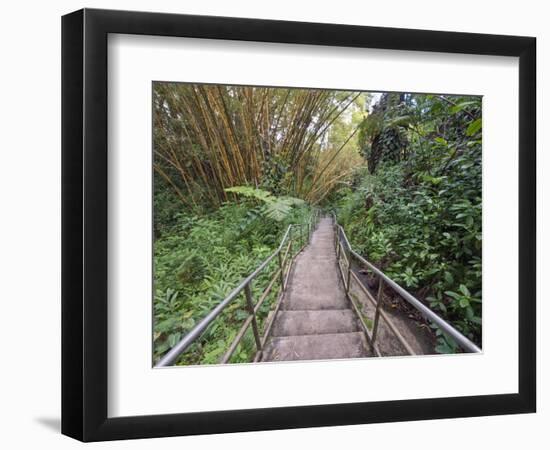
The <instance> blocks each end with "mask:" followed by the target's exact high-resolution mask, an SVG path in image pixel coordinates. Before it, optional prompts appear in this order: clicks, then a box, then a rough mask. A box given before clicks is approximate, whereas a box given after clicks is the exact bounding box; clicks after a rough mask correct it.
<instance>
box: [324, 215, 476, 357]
mask: <svg viewBox="0 0 550 450" xmlns="http://www.w3.org/2000/svg"><path fill="white" fill-rule="evenodd" d="M331 214H332V216H333V219H334V224H335V227H336V228H337V230H338V231H337V242H338V243H339V244H341V243H343V244H344V246H345V247H346V250H347V253H348V255H349V257H351V256H353V257H354V258H355V259H357V260H358V261H359V262H361V263H362V264H364V265H365V266H367V267H368V268H369V269H370V270H371V271H372V272H374V273H375V274H376V275H377V276H378V278H379V280H380V281H379V290H378V299H377V305H376V316H375V321H374V329H373V336H371V337H370V338H371V339H372V343H373V344H374V341H375V339H376V331H377V324H378V319H379V315H380V304H381V302H380V300H381V293H382V289H383V287H382V286H383V283H385V284H387V285H388V286H389V287H390V288H392V289H393V291H394V292H396V293H397V294H399V296H400V297H401V298H403V299H404V300H406V301H407V302H408V303H409V304H410V305H412V306H413V307H414V308H415V309H416V310H417V311H418V312H420V314H422V316H423V317H424V318H425V319H427V320H429V321H430V322H433V323H435V324H436V325H437V326H438V327H439V328H440V329H441V330H442V331H443V332H444V333H446V334H447V335H448V336H450V337H451V338H452V339H453V340H454V341H455V342H456V343H457V344H458V345H459V346H460V347H461V348H462V349H463V350H464V351H466V352H469V353H480V352H481V349H480V348H479V347H478V346H477V345H476V344H474V343H473V342H472V341H471V340H470V339H468V338H467V337H466V336H464V335H463V334H462V333H461V332H460V331H458V330H457V329H456V328H454V327H453V326H452V325H451V324H449V323H448V322H446V321H445V320H444V319H443V318H441V317H440V316H439V315H437V314H436V313H435V312H433V311H432V310H431V309H430V308H428V307H427V306H426V305H424V304H423V303H422V302H421V301H420V300H418V299H417V298H415V297H414V296H413V295H411V294H410V293H409V292H407V291H406V290H405V289H403V288H402V287H401V286H400V285H399V284H397V283H396V282H395V281H393V280H392V279H391V278H390V277H388V276H387V275H386V274H385V273H384V272H382V271H381V270H380V269H378V268H377V267H376V266H374V265H373V264H372V263H371V262H369V261H367V260H366V259H365V258H364V257H363V256H361V255H360V254H359V253H357V252H356V251H355V250H353V248H352V247H351V244H350V243H349V240H348V237H347V235H346V232H345V231H344V228H343V227H342V226H341V225H340V224H339V223H338V219H337V217H336V214H335V213H334V211H332V212H331ZM350 272H351V258H349V259H348V282H347V286H346V290H348V289H349V279H350V278H349V275H350Z"/></svg>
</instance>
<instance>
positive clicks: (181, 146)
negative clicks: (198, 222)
mask: <svg viewBox="0 0 550 450" xmlns="http://www.w3.org/2000/svg"><path fill="white" fill-rule="evenodd" d="M360 96H361V93H357V92H339V91H329V90H306V89H282V88H281V89H275V88H258V87H232V86H219V85H218V86H208V85H196V84H175V83H174V84H173V83H156V84H155V86H154V91H153V102H154V151H155V160H154V169H155V171H156V172H157V173H158V174H159V175H160V176H161V177H162V178H163V180H164V181H165V182H166V183H168V184H169V185H170V186H171V187H172V188H173V189H174V192H175V193H176V194H177V195H178V197H179V199H180V200H181V201H182V202H183V203H185V204H186V205H187V206H189V207H192V208H194V209H202V208H203V207H204V206H205V205H209V206H219V205H220V204H221V203H223V202H225V201H227V200H228V197H229V196H230V195H231V194H229V193H227V192H226V191H225V189H226V188H229V187H233V186H241V185H248V186H255V187H263V188H265V189H267V190H269V191H271V192H273V193H275V194H279V193H285V194H289V195H292V196H295V197H299V198H302V199H304V200H306V201H308V202H311V203H318V202H319V201H321V200H322V199H323V198H325V197H326V196H327V194H329V192H330V191H331V190H332V189H333V188H334V186H335V185H336V184H337V183H338V182H339V181H340V180H342V179H343V178H345V177H346V176H347V175H349V173H350V172H351V171H352V170H353V169H354V168H355V167H356V166H357V164H358V162H359V161H358V158H357V156H358V155H357V154H356V152H349V151H348V152H346V150H347V148H346V147H351V146H350V145H349V143H350V141H351V140H352V139H353V138H354V136H355V135H356V134H357V131H358V127H357V126H355V127H353V128H352V127H351V126H350V130H349V134H348V135H347V136H341V137H340V139H335V136H334V133H331V132H332V128H331V127H332V125H334V124H337V123H342V121H343V119H344V118H345V117H349V114H350V111H356V112H357V109H358V107H359V105H360V100H364V99H363V98H362V96H361V99H360ZM349 122H350V123H351V121H349Z"/></svg>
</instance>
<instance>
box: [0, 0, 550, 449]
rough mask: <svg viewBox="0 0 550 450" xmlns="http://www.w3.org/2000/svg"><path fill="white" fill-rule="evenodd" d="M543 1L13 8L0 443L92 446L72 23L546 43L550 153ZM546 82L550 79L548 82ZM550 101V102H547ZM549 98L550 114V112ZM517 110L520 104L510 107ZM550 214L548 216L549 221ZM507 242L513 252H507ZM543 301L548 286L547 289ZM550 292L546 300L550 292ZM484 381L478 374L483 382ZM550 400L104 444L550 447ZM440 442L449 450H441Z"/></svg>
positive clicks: (6, 64)
mask: <svg viewBox="0 0 550 450" xmlns="http://www.w3.org/2000/svg"><path fill="white" fill-rule="evenodd" d="M541 5H543V2H535V1H523V2H521V3H518V2H516V1H514V2H502V1H501V2H498V4H497V3H496V2H495V3H493V4H491V3H489V2H485V3H482V2H479V1H467V0H465V1H462V2H460V3H453V4H449V5H447V6H446V7H445V8H443V6H442V3H441V2H437V1H433V2H430V1H414V2H411V1H387V2H372V4H371V3H370V2H352V1H345V0H340V1H339V2H334V1H332V2H322V1H314V2H301V3H299V2H296V1H288V2H286V1H278V2H269V3H267V2H244V1H236V0H235V1H232V2H223V1H221V0H220V1H216V2H214V1H208V0H203V1H201V2H193V3H189V4H183V3H182V2H175V1H174V2H169V1H161V0H158V1H156V2H154V3H152V2H145V1H140V0H134V1H111V2H98V1H92V0H90V1H89V2H87V3H85V4H83V3H80V2H69V1H65V2H50V3H46V2H43V3H41V2H19V3H17V4H15V3H10V4H9V7H7V6H5V7H4V9H3V12H2V16H1V18H0V21H1V26H0V30H1V33H2V39H1V40H0V42H1V44H0V45H2V70H1V71H0V77H2V84H1V86H2V88H3V89H2V102H1V104H2V109H1V111H2V112H1V114H2V117H1V120H0V123H1V124H2V131H3V133H2V164H1V165H0V167H1V175H2V176H0V182H1V183H2V186H1V189H0V195H1V201H2V206H3V210H2V211H3V216H2V222H1V225H0V226H1V227H2V230H1V233H0V236H1V237H0V239H1V242H0V250H1V254H2V259H1V264H2V267H0V273H1V274H2V279H1V281H2V288H3V289H2V294H3V295H2V303H1V305H2V307H3V308H2V315H1V317H2V325H1V327H0V338H1V341H2V343H3V346H2V348H3V350H4V351H3V355H2V356H3V357H2V370H1V371H0V379H1V380H2V381H1V383H0V405H1V406H0V408H1V414H2V416H1V417H0V420H1V422H0V423H2V434H1V437H0V442H1V443H2V444H3V446H4V447H6V448H28V447H31V448H32V447H33V446H34V447H38V446H39V445H40V447H42V448H44V447H46V448H73V447H76V446H79V445H80V444H78V443H76V442H75V441H72V440H70V439H68V438H65V437H62V436H60V435H59V434H58V428H59V414H60V412H59V391H60V389H59V377H60V351H59V340H60V278H59V277H60V251H59V245H60V232H59V228H60V150H59V148H60V19H59V16H60V15H61V14H63V13H67V12H69V11H72V10H74V9H77V8H80V7H82V6H88V7H109V8H118V9H141V10H152V9H154V10H156V11H167V12H181V13H194V14H212V15H226V16H248V17H259V18H275V19H288V20H308V21H320V22H337V23H355V24H361V25H380V26H397V27H416V28H424V29H441V30H456V31H473V32H492V33H503V34H524V35H535V36H537V37H538V38H539V41H538V57H539V60H538V67H539V79H538V81H539V90H538V92H539V103H538V113H539V116H538V117H539V134H538V148H539V150H542V148H543V141H544V140H546V141H547V140H548V138H547V134H545V133H544V130H543V129H542V124H543V123H544V116H543V107H544V106H548V104H549V103H548V101H549V100H550V99H549V98H548V95H549V94H548V75H547V74H548V71H549V70H550V48H549V47H550V46H549V45H548V39H549V38H550V31H548V30H547V23H546V20H545V18H547V17H548V11H543V9H542V8H543V6H541ZM540 74H545V76H542V75H540ZM543 97H544V98H543ZM543 100H544V102H545V103H544V105H543ZM510 106H511V107H513V106H512V105H510ZM549 162H550V161H549V160H548V154H546V155H545V154H544V153H543V152H542V151H540V152H539V169H538V171H539V199H538V211H539V220H540V221H539V230H540V231H542V228H543V226H542V221H543V220H545V221H546V227H548V223H547V222H548V217H547V208H544V209H543V198H547V196H548V186H549V183H548V182H543V180H542V176H541V174H542V172H543V170H544V169H546V171H548V169H549V167H548V164H549ZM543 190H544V192H543ZM545 216H546V217H545ZM503 245H504V243H503ZM545 250H546V251H548V250H550V248H549V245H548V234H546V235H543V234H542V233H540V234H539V255H540V256H539V265H538V274H539V277H540V278H541V279H542V278H544V273H545V272H547V271H548V269H549V267H548V257H545V256H543V253H544V251H545ZM538 287H539V299H544V298H545V297H547V296H548V295H547V294H548V284H547V283H546V284H543V283H542V281H541V282H540V284H539V286H538ZM545 294H546V295H545ZM539 306H540V308H539V342H540V344H539V351H538V355H539V380H544V379H545V378H548V376H549V370H550V368H549V366H548V364H549V361H550V359H549V356H548V353H547V352H546V355H543V350H546V348H547V347H546V345H547V343H548V339H549V337H550V332H549V331H548V328H546V329H544V330H543V329H541V326H540V325H541V324H542V320H541V318H542V317H548V315H549V313H550V308H549V307H548V305H547V304H546V305H545V304H543V302H542V301H539ZM473 376H475V374H473ZM549 407H550V396H549V394H548V389H547V388H546V387H545V385H544V384H542V385H541V384H540V383H539V413H538V414H536V415H523V416H506V417H489V418H471V419H460V420H456V419H455V420H443V421H441V420H440V421H426V422H410V423H402V424H378V425H362V426H353V427H336V428H322V429H309V430H290V431H277V432H261V433H241V434H235V435H226V436H202V437H187V438H171V439H159V440H155V441H154V442H153V441H150V440H149V441H148V440H142V441H134V442H120V443H107V444H104V443H103V444H97V445H95V446H96V447H101V448H107V446H108V447H109V448H110V447H111V446H112V447H115V448H150V447H151V446H152V445H154V446H155V447H156V448H176V447H179V448H181V447H182V446H188V447H190V448H194V447H197V446H200V447H201V448H219V447H221V446H223V448H224V449H233V448H235V449H237V448H239V449H242V448H259V447H261V448H264V449H267V448H280V447H284V446H286V447H292V448H295V447H299V446H304V445H310V446H315V447H317V448H333V447H335V446H343V445H350V446H351V445H353V446H357V445H360V446H369V447H376V446H384V447H386V448H397V447H400V446H403V447H406V448H407V449H413V448H419V449H420V448H422V449H424V448H426V447H427V446H431V445H436V443H439V444H441V443H444V445H445V447H446V448H448V449H454V448H456V449H458V448H460V449H464V448H465V447H472V448H483V447H490V448H518V447H520V446H521V447H525V446H528V447H529V448H547V447H548V441H549V438H548V433H547V423H548V421H549V419H550V412H549ZM439 444H438V445H439Z"/></svg>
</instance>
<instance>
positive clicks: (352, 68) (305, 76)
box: [108, 35, 518, 417]
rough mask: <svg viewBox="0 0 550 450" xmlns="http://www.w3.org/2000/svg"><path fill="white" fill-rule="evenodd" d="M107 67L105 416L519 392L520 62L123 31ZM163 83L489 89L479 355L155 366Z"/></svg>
mask: <svg viewBox="0 0 550 450" xmlns="http://www.w3.org/2000/svg"><path fill="white" fill-rule="evenodd" d="M109 67H110V68H111V69H110V70H109V84H108V91H109V92H110V95H109V114H108V116H109V164H108V165H109V239H110V244H109V252H110V253H109V283H110V288H109V302H108V303H109V408H108V411H109V416H111V417H116V416H135V415H142V414H167V413H178V412H193V411H213V410H224V409H225V410H230V409H245V408H268V407H277V406H297V405H312V404H334V403H349V402H360V401H361V402H366V401H380V400H398V399H410V398H429V397H442V396H447V397H453V396H464V395H481V394H504V393H515V392H517V386H518V378H517V371H518V369H517V298H515V296H513V295H510V292H517V234H518V228H517V196H518V194H517V166H518V151H517V142H518V135H517V130H518V126H517V121H518V115H517V109H516V108H512V109H509V108H508V106H509V105H510V104H517V103H518V96H517V95H518V61H517V58H510V57H482V56H470V55H444V54H436V53H419V52H395V51H393V52H388V51H383V50H372V49H342V48H326V47H319V46H305V45H301V46H295V45H282V44H265V43H255V44H251V43H241V42H219V41H212V40H209V41H205V40H201V39H182V38H162V37H155V38H151V37H149V36H121V35H118V36H111V37H110V42H109ZM219 67H225V70H223V71H220V70H219ZM330 67H338V68H339V70H327V68H330ZM405 73H406V74H407V76H403V74H405ZM159 79H160V80H172V81H191V82H192V81H198V80H200V81H201V82H210V83H212V82H217V83H228V84H232V83H241V84H262V85H280V86H281V85H282V86H309V87H315V86H317V87H332V88H339V87H345V88H347V89H366V88H370V89H376V90H382V91H404V92H410V91H412V92H427V91H430V92H436V93H461V94H481V95H483V230H484V231H483V295H482V298H483V317H484V323H483V354H482V355H456V356H439V357H437V356H433V357H416V358H383V359H376V358H374V359H373V358H368V359H354V360H347V361H338V362H334V361H315V362H292V363H278V364H256V365H233V366H223V367H220V366H207V367H204V366H203V367H198V368H190V367H177V368H167V369H163V370H151V353H152V350H151V325H150V324H151V323H152V317H151V292H152V286H151V271H152V267H151V262H152V255H151V247H152V245H151V215H152V212H151V201H150V200H149V199H151V197H152V192H151V186H152V180H151V173H152V171H151V131H152V130H151V81H152V80H159ZM503 92H505V93H506V95H502V93H503ZM128 164H131V166H132V170H127V169H128ZM503 242H506V243H507V244H508V245H509V248H505V247H504V246H503V245H502V243H503ZM502 273H507V274H508V275H507V279H506V283H502V276H501V274H502ZM404 374H406V378H405V377H404ZM426 374H430V375H429V376H426ZM472 374H476V375H475V376H472ZM345 380H349V382H345ZM200 386H203V387H204V386H208V392H209V395H208V396H205V395H204V390H203V389H200V388H199V387H200ZM228 386H230V387H231V388H230V389H228ZM266 386H269V389H266ZM357 386H361V387H360V389H357ZM193 387H195V388H193ZM247 392H254V393H255V394H254V395H249V394H246V393H247Z"/></svg>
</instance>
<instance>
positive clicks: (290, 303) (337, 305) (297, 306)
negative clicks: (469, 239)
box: [281, 291, 350, 311]
mask: <svg viewBox="0 0 550 450" xmlns="http://www.w3.org/2000/svg"><path fill="white" fill-rule="evenodd" d="M349 307H350V304H349V300H348V299H347V298H346V296H345V294H343V293H336V294H334V295H330V293H328V294H327V293H325V294H323V293H321V294H319V295H312V293H311V292H307V291H304V292H303V293H296V292H295V293H293V295H285V299H284V300H283V304H282V305H281V309H283V310H286V311H306V310H312V309H349Z"/></svg>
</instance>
